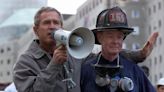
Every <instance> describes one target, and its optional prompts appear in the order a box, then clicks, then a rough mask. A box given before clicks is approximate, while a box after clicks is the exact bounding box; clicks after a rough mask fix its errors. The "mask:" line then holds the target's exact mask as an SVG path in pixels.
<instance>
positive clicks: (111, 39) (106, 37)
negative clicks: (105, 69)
mask: <svg viewBox="0 0 164 92" xmlns="http://www.w3.org/2000/svg"><path fill="white" fill-rule="evenodd" d="M97 36H98V39H99V42H100V43H101V45H102V50H103V51H105V52H107V53H108V54H118V53H119V52H120V51H121V49H122V44H123V39H124V34H123V32H121V31H119V30H117V29H105V31H103V32H98V33H97Z"/></svg>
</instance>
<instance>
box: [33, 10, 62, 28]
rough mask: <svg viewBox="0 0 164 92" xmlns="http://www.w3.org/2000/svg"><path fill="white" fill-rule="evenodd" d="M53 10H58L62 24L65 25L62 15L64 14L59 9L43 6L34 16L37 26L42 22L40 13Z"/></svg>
mask: <svg viewBox="0 0 164 92" xmlns="http://www.w3.org/2000/svg"><path fill="white" fill-rule="evenodd" d="M51 11H54V12H56V13H58V14H59V17H60V21H61V25H63V16H62V14H61V13H60V12H59V11H58V10H57V9H55V8H53V7H42V8H40V9H39V10H38V11H37V13H36V14H35V16H34V25H35V26H38V25H39V23H40V15H41V14H42V13H43V12H51Z"/></svg>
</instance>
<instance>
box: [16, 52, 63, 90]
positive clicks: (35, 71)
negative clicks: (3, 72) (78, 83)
mask: <svg viewBox="0 0 164 92" xmlns="http://www.w3.org/2000/svg"><path fill="white" fill-rule="evenodd" d="M62 67H63V66H62V65H56V64H54V63H52V62H50V63H49V65H48V66H47V67H46V68H45V69H40V68H41V67H40V66H39V65H38V64H37V61H35V60H34V59H33V58H32V57H31V56H28V55H22V56H21V57H20V59H19V61H18V62H17V63H16V65H15V67H14V77H13V80H14V83H15V85H16V88H17V90H18V92H46V91H49V92H53V91H54V89H55V91H57V90H58V91H59V90H60V92H63V89H65V86H63V85H64V83H63V82H62V81H61V80H62V79H63V77H62ZM59 86H60V88H58V87H59Z"/></svg>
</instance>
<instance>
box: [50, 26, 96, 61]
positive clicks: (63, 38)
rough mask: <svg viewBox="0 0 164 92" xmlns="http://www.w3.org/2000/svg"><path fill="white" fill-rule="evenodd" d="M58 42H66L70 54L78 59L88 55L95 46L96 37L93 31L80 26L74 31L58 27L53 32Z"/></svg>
mask: <svg viewBox="0 0 164 92" xmlns="http://www.w3.org/2000/svg"><path fill="white" fill-rule="evenodd" d="M52 36H53V38H54V39H55V40H56V42H57V44H58V45H59V44H64V45H66V48H67V50H68V52H69V54H70V55H71V56H73V57H75V58H77V59H81V58H85V57H87V56H88V55H89V54H90V53H91V52H92V49H93V47H94V43H95V37H94V34H93V32H92V31H90V30H89V29H88V28H85V27H79V28H77V29H75V30H73V31H67V30H63V29H57V30H55V31H53V33H52Z"/></svg>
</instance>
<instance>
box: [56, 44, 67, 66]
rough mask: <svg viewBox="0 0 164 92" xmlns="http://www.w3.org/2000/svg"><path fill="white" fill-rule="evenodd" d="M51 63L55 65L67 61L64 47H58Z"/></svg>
mask: <svg viewBox="0 0 164 92" xmlns="http://www.w3.org/2000/svg"><path fill="white" fill-rule="evenodd" d="M53 61H54V63H56V64H63V63H64V62H66V61H67V51H66V47H65V46H64V45H61V46H59V47H58V48H57V49H56V50H55V51H54V54H53Z"/></svg>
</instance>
